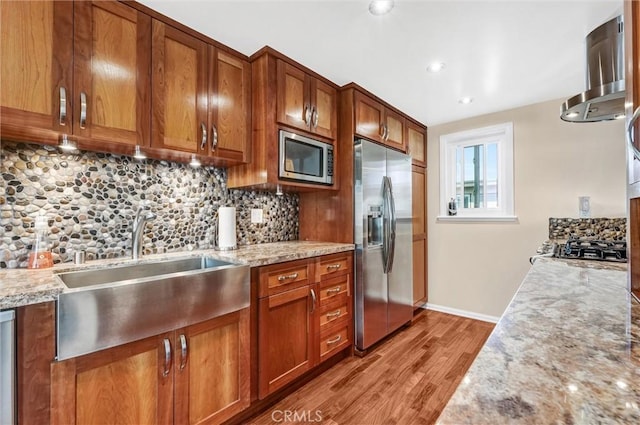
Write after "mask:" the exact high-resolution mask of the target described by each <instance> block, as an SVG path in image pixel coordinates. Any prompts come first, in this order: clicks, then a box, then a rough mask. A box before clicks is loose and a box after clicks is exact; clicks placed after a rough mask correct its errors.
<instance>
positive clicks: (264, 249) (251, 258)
mask: <svg viewBox="0 0 640 425" xmlns="http://www.w3.org/2000/svg"><path fill="white" fill-rule="evenodd" d="M353 249H354V245H353V244H344V243H331V242H309V241H292V242H274V243H265V244H256V245H246V246H241V247H239V248H238V249H237V250H234V251H215V250H199V251H187V252H173V253H167V254H153V255H146V256H144V257H143V258H142V259H140V260H131V259H129V258H116V259H110V260H96V261H88V262H87V263H85V264H83V265H75V264H73V263H63V264H57V265H55V266H54V267H52V268H49V269H42V270H30V269H2V270H0V310H1V309H7V308H14V307H20V306H23V305H28V304H36V303H40V302H45V301H53V300H55V299H56V297H57V296H58V294H60V293H61V292H62V291H64V290H65V289H66V287H65V286H64V284H63V283H62V282H61V281H60V279H59V278H58V277H57V276H56V274H57V273H64V272H68V271H74V270H89V269H97V268H104V267H111V266H118V265H123V264H131V263H145V262H150V261H158V260H165V259H166V260H168V259H175V258H184V257H189V256H197V255H208V256H211V257H214V258H217V259H220V260H223V261H229V262H231V263H237V264H245V265H248V266H250V267H257V266H263V265H267V264H274V263H280V262H283V261H291V260H297V259H301V258H309V257H316V256H319V255H326V254H334V253H337V252H344V251H352V250H353Z"/></svg>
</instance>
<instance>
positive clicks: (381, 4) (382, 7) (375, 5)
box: [369, 0, 394, 15]
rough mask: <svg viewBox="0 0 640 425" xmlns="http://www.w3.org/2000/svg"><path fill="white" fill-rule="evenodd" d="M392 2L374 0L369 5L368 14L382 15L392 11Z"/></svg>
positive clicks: (390, 0)
mask: <svg viewBox="0 0 640 425" xmlns="http://www.w3.org/2000/svg"><path fill="white" fill-rule="evenodd" d="M393 3H394V2H393V0H374V1H372V2H371V3H369V13H371V14H372V15H384V14H386V13H389V12H391V9H393Z"/></svg>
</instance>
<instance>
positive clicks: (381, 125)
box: [354, 91, 407, 152]
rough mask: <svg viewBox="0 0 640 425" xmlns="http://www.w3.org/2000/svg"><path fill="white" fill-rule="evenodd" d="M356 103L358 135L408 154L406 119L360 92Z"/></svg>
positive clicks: (357, 92) (356, 131)
mask: <svg viewBox="0 0 640 425" xmlns="http://www.w3.org/2000/svg"><path fill="white" fill-rule="evenodd" d="M354 102H355V133H356V134H357V135H359V136H362V137H365V138H367V139H369V140H372V141H374V142H379V143H382V144H384V145H386V146H389V147H392V148H394V149H398V150H400V151H402V152H406V150H407V146H406V144H407V142H406V135H405V118H404V117H403V116H402V115H401V114H399V113H398V112H395V111H394V110H393V109H391V108H389V107H387V106H385V105H383V104H382V103H381V102H378V101H377V100H375V99H373V98H371V97H370V96H367V95H366V94H364V93H361V92H359V91H356V92H355V95H354Z"/></svg>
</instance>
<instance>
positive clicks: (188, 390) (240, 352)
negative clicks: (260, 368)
mask: <svg viewBox="0 0 640 425" xmlns="http://www.w3.org/2000/svg"><path fill="white" fill-rule="evenodd" d="M175 351H176V355H175V364H174V367H175V371H176V372H175V374H176V416H175V423H177V424H178V423H179V424H214V423H215V424H218V423H221V422H223V421H225V420H227V419H229V418H231V417H232V416H234V415H235V414H237V413H239V412H241V411H242V410H244V409H245V408H247V407H248V406H249V401H250V393H249V390H250V377H249V371H250V364H249V309H248V308H246V309H244V310H241V311H237V312H234V313H230V314H227V315H225V316H222V317H219V318H216V319H212V320H208V321H206V322H202V323H199V324H196V325H193V326H189V327H187V328H185V329H182V330H178V331H176V340H175Z"/></svg>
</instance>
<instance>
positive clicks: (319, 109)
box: [311, 78, 338, 139]
mask: <svg viewBox="0 0 640 425" xmlns="http://www.w3.org/2000/svg"><path fill="white" fill-rule="evenodd" d="M337 96H338V95H337V91H336V89H335V88H333V87H331V86H330V85H328V84H326V83H325V82H323V81H321V80H318V79H315V78H314V79H313V83H312V84H311V105H312V107H311V109H312V111H311V130H312V131H313V132H314V133H316V134H319V135H320V136H324V137H328V138H330V139H335V138H336V127H337V126H336V121H337V109H336V105H337Z"/></svg>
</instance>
